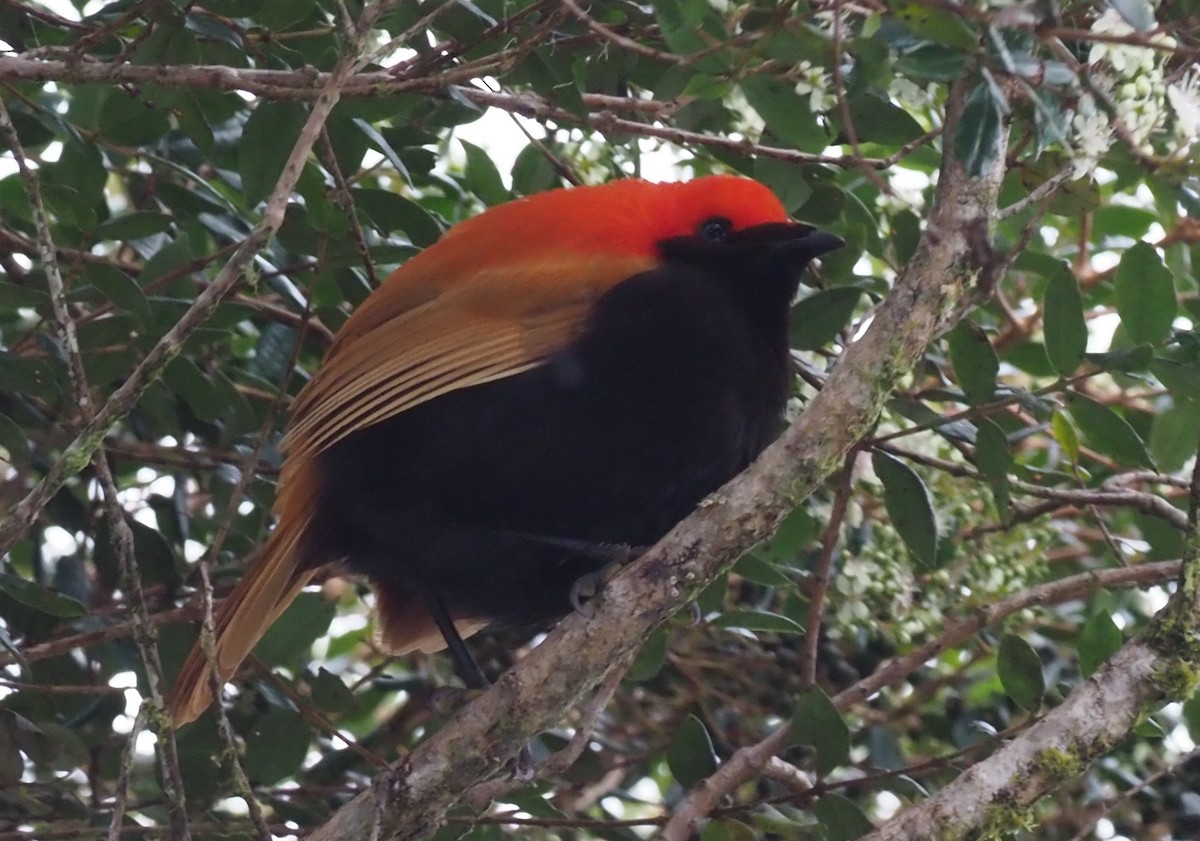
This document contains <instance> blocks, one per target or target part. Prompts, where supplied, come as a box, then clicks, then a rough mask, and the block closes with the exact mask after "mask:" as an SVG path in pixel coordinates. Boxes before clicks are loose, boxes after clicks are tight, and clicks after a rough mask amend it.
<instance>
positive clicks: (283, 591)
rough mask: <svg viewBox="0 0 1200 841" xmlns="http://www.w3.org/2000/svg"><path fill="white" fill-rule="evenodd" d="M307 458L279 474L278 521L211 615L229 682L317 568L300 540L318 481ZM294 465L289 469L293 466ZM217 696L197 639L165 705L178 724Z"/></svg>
mask: <svg viewBox="0 0 1200 841" xmlns="http://www.w3.org/2000/svg"><path fill="white" fill-rule="evenodd" d="M305 466H306V465H304V464H303V463H290V464H288V465H287V466H285V468H284V474H283V476H282V477H281V480H280V493H279V497H278V500H277V503H276V513H277V514H279V515H280V519H279V524H278V525H277V526H276V528H275V531H274V532H273V533H272V534H271V539H270V540H268V541H267V545H266V546H265V547H264V549H263V552H262V554H261V555H260V556H259V557H258V559H257V560H256V561H255V562H254V564H253V565H252V566H251V567H250V569H249V570H247V571H246V574H245V576H244V577H243V578H242V580H241V581H239V582H238V583H237V586H235V587H234V588H233V592H232V593H230V594H229V597H228V598H227V599H225V601H224V602H222V603H221V606H220V608H219V609H218V610H217V612H216V615H215V616H214V617H213V624H214V628H213V630H214V637H215V648H214V652H213V655H214V656H213V661H212V664H213V667H214V668H215V670H216V673H217V679H218V682H219V683H222V684H223V683H225V681H227V680H229V678H231V677H232V676H233V673H234V672H235V671H237V667H238V666H239V665H241V663H242V661H243V660H245V659H246V656H247V655H248V654H249V653H250V651H251V650H252V649H253V648H254V646H255V645H256V644H257V643H258V641H259V639H260V638H261V637H262V635H263V634H264V633H265V632H266V630H267V628H269V627H270V626H271V624H272V623H273V622H274V621H275V620H276V619H278V618H279V615H280V614H281V613H283V611H284V610H286V609H287V606H288V605H289V604H291V603H292V600H293V599H295V598H296V596H297V595H298V594H299V593H300V591H301V590H302V589H304V585H306V584H307V583H308V582H309V581H310V580H311V579H312V577H313V575H314V574H315V573H316V571H317V568H316V567H315V566H313V565H311V564H309V563H306V562H305V558H304V553H303V552H302V551H301V550H300V548H299V544H300V540H301V537H302V536H303V534H304V530H305V528H307V526H308V521H309V518H310V514H309V512H311V511H312V501H311V499H310V497H311V496H312V495H313V494H314V493H315V491H314V488H315V483H314V482H313V481H312V477H311V476H310V475H308V474H309V473H310V471H308V470H305ZM289 468H291V469H289ZM212 702H213V694H212V686H211V683H210V681H209V661H208V658H207V657H206V656H205V654H204V649H203V648H202V647H201V646H200V643H199V642H197V643H196V645H195V646H193V647H192V650H191V652H189V653H188V656H187V659H186V660H184V663H183V667H182V668H181V669H180V670H179V677H177V678H176V680H175V686H174V688H173V689H172V690H171V695H170V697H169V698H168V699H167V709H168V711H169V712H170V714H171V717H172V719H174V721H175V726H176V727H179V726H182V725H184V724H187V723H188V722H189V721H192V720H193V719H195V718H197V717H198V716H199V715H200V714H201V713H202V712H204V711H205V710H206V709H208V705H209V704H211V703H212Z"/></svg>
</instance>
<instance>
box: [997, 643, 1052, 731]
mask: <svg viewBox="0 0 1200 841" xmlns="http://www.w3.org/2000/svg"><path fill="white" fill-rule="evenodd" d="M996 672H997V674H998V675H999V677H1000V684H1001V685H1002V686H1003V687H1004V691H1005V692H1007V693H1008V697H1010V698H1012V699H1013V701H1015V702H1016V704H1017V706H1019V707H1021V708H1022V709H1025V710H1029V711H1030V712H1035V711H1036V710H1037V709H1038V708H1039V707H1041V705H1042V695H1043V694H1044V693H1045V691H1046V676H1045V675H1044V674H1043V673H1042V661H1041V659H1039V658H1038V655H1037V652H1036V651H1034V650H1033V646H1031V645H1030V644H1029V643H1027V642H1026V641H1025V640H1023V639H1021V638H1020V637H1018V636H1016V635H1015V634H1005V635H1004V636H1003V637H1001V639H1000V649H999V651H997V652H996Z"/></svg>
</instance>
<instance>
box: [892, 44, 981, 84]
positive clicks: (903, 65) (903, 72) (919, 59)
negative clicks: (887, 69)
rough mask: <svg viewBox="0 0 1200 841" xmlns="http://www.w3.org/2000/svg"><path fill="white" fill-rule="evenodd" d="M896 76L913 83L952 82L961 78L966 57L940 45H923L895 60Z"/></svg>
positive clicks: (964, 70) (965, 66)
mask: <svg viewBox="0 0 1200 841" xmlns="http://www.w3.org/2000/svg"><path fill="white" fill-rule="evenodd" d="M894 66H895V69H896V73H897V75H900V76H907V77H909V78H911V79H913V80H914V81H928V82H953V81H956V80H958V79H961V78H962V77H963V74H964V73H965V72H966V69H967V56H965V55H963V54H962V53H961V52H958V51H957V50H951V49H949V48H947V47H943V46H941V45H940V44H924V45H922V46H920V47H917V48H916V49H915V50H910V51H908V52H906V53H905V54H904V55H902V56H900V57H899V58H898V59H896V63H895V65H894Z"/></svg>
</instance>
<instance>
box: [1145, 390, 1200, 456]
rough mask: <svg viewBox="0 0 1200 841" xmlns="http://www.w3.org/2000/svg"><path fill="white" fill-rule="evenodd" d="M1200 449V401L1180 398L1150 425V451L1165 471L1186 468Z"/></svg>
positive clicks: (1160, 413)
mask: <svg viewBox="0 0 1200 841" xmlns="http://www.w3.org/2000/svg"><path fill="white" fill-rule="evenodd" d="M1197 449H1200V402H1198V401H1195V400H1177V401H1175V405H1174V406H1172V407H1171V408H1169V409H1167V410H1166V411H1162V412H1159V413H1158V414H1156V415H1155V416H1154V421H1153V425H1152V426H1151V427H1150V454H1151V455H1152V456H1153V457H1154V462H1155V463H1156V464H1157V465H1158V466H1159V469H1160V470H1162V471H1163V472H1165V473H1174V472H1175V471H1177V470H1182V469H1183V466H1184V465H1185V464H1186V463H1187V461H1188V459H1190V458H1191V457H1192V456H1194V455H1196V450H1197Z"/></svg>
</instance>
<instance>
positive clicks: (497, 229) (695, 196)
mask: <svg viewBox="0 0 1200 841" xmlns="http://www.w3.org/2000/svg"><path fill="white" fill-rule="evenodd" d="M714 216H720V217H724V218H725V219H728V220H729V221H730V222H731V223H733V228H734V230H739V229H742V228H748V227H751V226H753V225H759V224H762V223H765V222H785V221H787V218H788V217H787V212H786V211H785V210H784V209H783V205H782V204H780V202H779V199H777V198H776V197H775V194H774V193H772V192H771V191H770V190H769V189H767V188H766V187H764V186H763V185H762V184H759V183H758V182H757V181H751V180H750V179H748V178H739V177H737V176H733V175H711V176H708V177H705V178H697V179H695V180H692V181H682V182H677V183H664V184H656V183H652V182H649V181H642V180H638V179H625V180H621V181H614V182H612V183H609V184H603V185H600V186H594V187H574V188H568V189H561V190H552V191H550V192H546V193H539V194H538V195H536V196H530V197H528V198H523V199H518V200H517V201H514V202H510V203H508V204H504V205H500V206H498V207H494V208H492V209H491V210H489V211H487V212H486V213H483V214H481V215H479V216H476V217H474V218H473V219H469V220H467V221H465V222H462V223H460V224H458V225H456V226H455V227H454V228H452V229H451V230H450V232H449V233H448V234H447V235H446V236H445V237H444V238H443V239H442V241H441V242H439V243H438V245H437V246H435V248H433V249H430V251H432V252H435V253H436V252H437V251H440V250H441V246H442V245H443V244H445V245H450V244H451V243H453V248H454V249H457V250H460V251H462V252H465V253H473V254H476V255H480V256H486V259H488V260H489V261H493V262H504V261H505V260H506V259H510V258H512V259H517V260H520V261H522V262H523V261H526V260H528V259H529V258H530V256H531V254H532V253H535V252H557V253H562V252H572V253H574V254H577V255H580V256H584V255H587V256H593V255H598V254H603V255H606V256H610V257H614V258H619V257H638V258H653V257H656V256H657V248H656V245H657V243H659V242H661V241H662V240H664V239H670V238H672V237H680V236H688V235H691V234H694V233H695V232H696V229H697V228H698V227H699V225H700V223H702V222H704V221H705V220H706V219H710V218H712V217H714ZM439 256H440V255H439Z"/></svg>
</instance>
